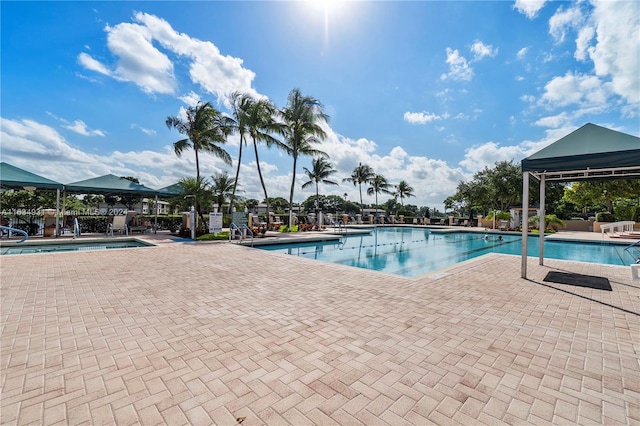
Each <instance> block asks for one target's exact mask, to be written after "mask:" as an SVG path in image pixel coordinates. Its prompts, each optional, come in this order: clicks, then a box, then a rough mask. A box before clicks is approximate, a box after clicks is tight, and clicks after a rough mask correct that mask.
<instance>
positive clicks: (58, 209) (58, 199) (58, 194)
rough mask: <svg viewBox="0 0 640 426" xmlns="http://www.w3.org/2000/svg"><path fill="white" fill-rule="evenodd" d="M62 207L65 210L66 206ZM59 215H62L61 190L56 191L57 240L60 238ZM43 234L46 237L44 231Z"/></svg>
mask: <svg viewBox="0 0 640 426" xmlns="http://www.w3.org/2000/svg"><path fill="white" fill-rule="evenodd" d="M62 207H63V208H64V204H63V206H62ZM58 215H60V188H57V189H56V238H57V237H59V236H60V223H59V222H60V221H59V219H58ZM43 226H44V225H43ZM42 233H43V235H44V231H42Z"/></svg>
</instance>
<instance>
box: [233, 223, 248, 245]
mask: <svg viewBox="0 0 640 426" xmlns="http://www.w3.org/2000/svg"><path fill="white" fill-rule="evenodd" d="M235 231H238V233H239V234H240V242H241V243H242V240H243V239H244V235H245V232H243V231H246V233H247V234H249V235H250V236H251V247H253V238H254V235H253V231H252V230H251V228H249V227H248V226H247V225H245V224H244V223H243V224H242V225H236V224H235V223H233V222H231V224H230V225H229V241H231V240H232V239H233V237H234V234H235Z"/></svg>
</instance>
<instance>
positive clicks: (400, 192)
mask: <svg viewBox="0 0 640 426" xmlns="http://www.w3.org/2000/svg"><path fill="white" fill-rule="evenodd" d="M395 195H397V196H398V197H400V204H401V205H402V206H404V203H403V202H402V200H403V199H404V197H407V198H409V197H415V195H414V194H413V188H412V187H411V186H409V184H408V183H407V182H406V181H404V180H401V181H400V183H398V184H397V185H396V192H395Z"/></svg>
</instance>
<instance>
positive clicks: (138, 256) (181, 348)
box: [0, 240, 640, 426]
mask: <svg viewBox="0 0 640 426" xmlns="http://www.w3.org/2000/svg"><path fill="white" fill-rule="evenodd" d="M152 242H153V243H156V244H158V246H157V247H154V248H151V249H144V250H136V249H131V250H113V251H102V252H99V251H87V252H74V253H59V254H57V255H55V256H53V255H46V254H43V255H38V256H35V255H34V256H7V257H4V258H2V259H1V260H0V261H1V262H2V269H1V274H2V276H1V278H2V280H1V284H0V285H1V287H0V289H1V292H2V310H1V320H2V335H1V341H0V343H1V353H0V361H1V364H0V366H1V370H2V376H1V382H0V383H1V385H2V395H1V400H0V423H1V424H3V425H12V424H80V423H89V424H132V423H144V424H159V423H163V424H186V423H190V424H212V423H215V424H229V425H232V424H238V419H243V422H242V425H243V426H245V425H262V424H331V425H335V424H343V425H346V424H348V425H358V424H364V425H370V424H381V425H385V424H387V425H398V424H431V423H436V424H442V423H455V424H487V425H494V424H498V423H500V422H504V423H509V424H523V423H535V424H540V423H552V424H576V423H577V424H638V423H640V403H639V401H640V365H639V364H638V358H639V356H640V354H639V352H640V347H639V346H638V342H639V341H640V299H639V296H640V286H638V285H637V284H635V285H634V283H633V282H632V281H631V273H630V268H629V267H619V266H607V265H599V264H587V263H578V262H567V261H554V260H549V259H547V260H545V263H546V265H545V266H540V265H538V261H537V259H534V258H530V260H529V263H528V271H529V279H528V280H524V279H522V278H520V258H519V257H516V256H502V255H489V256H487V257H486V258H484V259H483V260H482V261H476V262H473V263H470V264H465V265H459V266H456V267H452V268H451V269H448V270H447V271H446V273H447V275H446V276H443V277H441V278H439V279H437V280H433V279H431V278H430V277H428V276H427V277H419V278H412V279H410V278H403V277H397V276H391V275H388V274H380V273H377V272H371V271H366V270H362V269H358V268H352V267H347V266H341V265H330V264H326V263H322V262H315V261H313V260H308V259H303V258H297V257H292V256H288V255H283V254H277V253H270V252H266V251H259V250H251V249H248V248H246V247H241V246H238V245H234V244H227V243H220V244H218V243H212V244H179V243H173V242H170V241H167V242H163V241H158V240H154V241H152ZM550 271H561V272H572V273H579V274H585V275H596V276H603V277H607V278H608V279H609V281H610V283H611V286H612V289H613V291H611V292H602V291H598V290H594V289H589V288H579V287H576V288H571V289H567V287H566V286H562V285H561V284H559V285H555V284H553V283H543V281H542V280H543V279H544V277H545V276H546V275H547V273H548V272H550Z"/></svg>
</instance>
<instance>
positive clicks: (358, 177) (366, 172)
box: [342, 163, 375, 215]
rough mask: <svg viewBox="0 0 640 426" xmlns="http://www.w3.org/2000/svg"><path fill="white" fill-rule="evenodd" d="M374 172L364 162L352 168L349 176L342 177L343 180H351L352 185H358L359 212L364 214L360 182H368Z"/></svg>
mask: <svg viewBox="0 0 640 426" xmlns="http://www.w3.org/2000/svg"><path fill="white" fill-rule="evenodd" d="M374 176H375V174H374V173H373V169H372V168H371V167H369V166H367V165H366V164H362V163H360V164H358V167H356V168H355V169H353V172H352V173H351V176H349V177H348V178H344V179H342V181H343V182H351V183H353V186H356V185H357V186H358V188H359V190H360V214H361V215H362V214H364V204H362V184H363V183H369V181H371V179H373V177H374Z"/></svg>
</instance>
